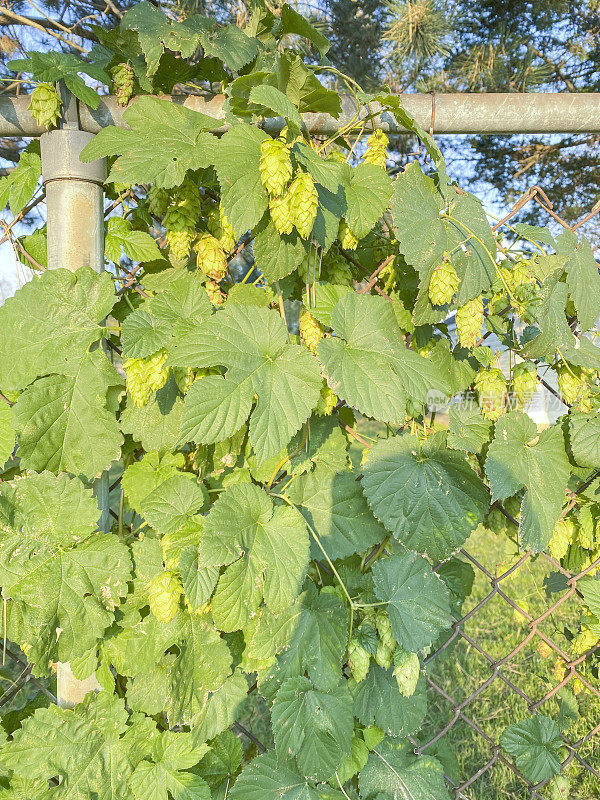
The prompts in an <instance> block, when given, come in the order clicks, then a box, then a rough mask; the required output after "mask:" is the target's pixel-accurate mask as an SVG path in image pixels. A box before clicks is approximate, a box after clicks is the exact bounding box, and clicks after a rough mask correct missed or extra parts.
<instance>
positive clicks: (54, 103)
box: [28, 83, 61, 130]
mask: <svg viewBox="0 0 600 800" xmlns="http://www.w3.org/2000/svg"><path fill="white" fill-rule="evenodd" d="M60 105H61V103H60V96H59V94H58V92H57V91H56V89H55V88H54V86H52V85H51V84H49V83H38V85H37V86H36V87H35V89H34V90H33V92H32V93H31V95H30V101H29V106H28V110H29V111H31V116H32V117H33V118H34V119H35V121H36V122H37V124H38V125H43V126H44V128H46V130H49V129H50V128H51V127H52V126H53V125H56V120H57V119H58V117H59V116H60Z"/></svg>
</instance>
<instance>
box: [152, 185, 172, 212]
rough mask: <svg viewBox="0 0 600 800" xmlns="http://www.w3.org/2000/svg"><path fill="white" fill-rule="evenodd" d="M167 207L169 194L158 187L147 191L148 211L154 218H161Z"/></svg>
mask: <svg viewBox="0 0 600 800" xmlns="http://www.w3.org/2000/svg"><path fill="white" fill-rule="evenodd" d="M168 205H169V192H168V191H167V190H166V189H161V188H159V187H158V186H151V187H150V188H149V189H148V210H149V211H150V213H151V214H152V215H153V216H155V217H162V215H163V214H164V213H165V211H166V210H167V208H168Z"/></svg>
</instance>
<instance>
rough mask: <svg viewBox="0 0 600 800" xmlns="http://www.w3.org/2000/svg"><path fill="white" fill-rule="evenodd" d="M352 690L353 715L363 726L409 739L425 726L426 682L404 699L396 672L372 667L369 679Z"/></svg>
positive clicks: (374, 665)
mask: <svg viewBox="0 0 600 800" xmlns="http://www.w3.org/2000/svg"><path fill="white" fill-rule="evenodd" d="M351 689H352V694H353V696H354V714H355V716H356V717H357V719H358V720H359V722H361V723H362V724H363V725H373V724H375V725H377V727H378V728H381V730H382V731H383V732H384V733H386V734H387V735H388V736H410V735H411V734H413V733H416V732H417V731H418V730H419V728H420V727H421V725H422V724H423V720H424V719H425V713H426V712H427V696H426V694H425V681H424V679H423V678H421V679H420V680H419V683H418V685H417V688H416V690H415V692H414V694H412V695H411V696H410V697H404V695H402V694H400V690H399V689H398V682H397V681H396V678H395V677H394V675H393V668H391V667H390V669H387V670H385V669H382V668H381V667H380V666H379V665H378V664H374V663H373V664H371V666H370V668H369V672H368V674H367V677H366V678H365V679H364V680H362V681H361V682H360V683H358V684H356V683H355V684H354V685H352V686H351Z"/></svg>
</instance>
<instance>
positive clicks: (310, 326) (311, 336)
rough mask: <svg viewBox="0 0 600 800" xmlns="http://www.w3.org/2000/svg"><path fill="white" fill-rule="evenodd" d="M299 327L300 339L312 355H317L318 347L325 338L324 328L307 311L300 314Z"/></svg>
mask: <svg viewBox="0 0 600 800" xmlns="http://www.w3.org/2000/svg"><path fill="white" fill-rule="evenodd" d="M298 326H299V328H300V338H301V339H302V341H303V342H304V344H305V345H306V346H307V347H308V349H309V350H310V351H311V352H312V353H316V352H317V345H318V344H319V342H320V341H321V339H322V338H323V326H322V325H321V323H320V322H319V321H318V320H316V319H315V318H314V317H313V315H312V314H311V313H310V311H306V309H305V310H304V311H303V312H302V313H301V314H300V320H299V322H298Z"/></svg>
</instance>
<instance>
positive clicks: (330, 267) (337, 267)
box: [321, 250, 354, 286]
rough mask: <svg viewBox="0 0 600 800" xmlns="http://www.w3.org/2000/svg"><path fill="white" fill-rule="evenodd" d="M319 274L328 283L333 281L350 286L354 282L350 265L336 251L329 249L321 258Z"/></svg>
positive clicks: (339, 284)
mask: <svg viewBox="0 0 600 800" xmlns="http://www.w3.org/2000/svg"><path fill="white" fill-rule="evenodd" d="M321 274H322V277H323V279H324V280H326V281H327V282H328V283H335V284H337V285H338V286H352V284H353V283H354V277H353V275H352V270H351V269H350V265H349V264H348V262H347V261H346V259H345V258H344V256H343V255H341V254H340V253H338V252H337V251H332V250H330V251H329V253H328V254H327V255H326V256H325V257H324V258H323V263H322V265H321Z"/></svg>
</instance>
